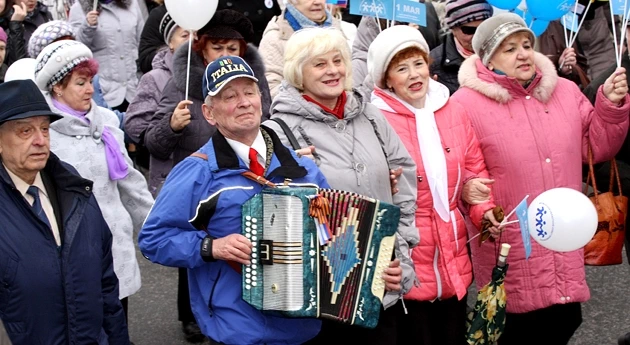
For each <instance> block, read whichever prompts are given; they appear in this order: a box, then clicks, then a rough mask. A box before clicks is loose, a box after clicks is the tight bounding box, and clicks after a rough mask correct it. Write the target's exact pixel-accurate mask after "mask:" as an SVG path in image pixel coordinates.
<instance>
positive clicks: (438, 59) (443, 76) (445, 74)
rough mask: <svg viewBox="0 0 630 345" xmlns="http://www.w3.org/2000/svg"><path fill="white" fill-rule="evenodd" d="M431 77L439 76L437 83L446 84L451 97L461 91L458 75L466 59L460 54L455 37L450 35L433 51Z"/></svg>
mask: <svg viewBox="0 0 630 345" xmlns="http://www.w3.org/2000/svg"><path fill="white" fill-rule="evenodd" d="M430 56H431V60H433V62H432V63H431V66H430V67H429V69H430V70H431V77H433V75H437V77H438V78H437V81H438V82H440V83H441V84H444V85H445V86H446V87H447V88H448V91H450V93H451V95H452V94H453V93H454V92H455V91H457V89H459V81H458V80H457V74H458V73H459V67H460V66H461V65H462V63H463V62H464V57H463V56H461V55H460V54H459V52H458V51H457V47H456V46H455V37H454V36H453V34H451V33H449V34H447V35H446V36H444V38H443V39H442V44H440V45H439V46H437V47H435V48H434V49H433V50H431V54H430Z"/></svg>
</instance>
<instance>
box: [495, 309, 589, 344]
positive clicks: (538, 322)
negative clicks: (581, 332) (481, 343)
mask: <svg viewBox="0 0 630 345" xmlns="http://www.w3.org/2000/svg"><path fill="white" fill-rule="evenodd" d="M508 303H510V302H509V301H508ZM580 324H582V305H581V304H580V303H568V304H554V305H552V306H550V307H547V308H544V309H539V310H534V311H532V312H529V313H523V314H512V313H508V314H507V316H506V318H505V332H504V333H503V335H501V338H499V345H531V344H536V345H565V344H567V343H568V342H569V340H571V337H572V336H573V333H575V331H576V330H577V329H578V327H580Z"/></svg>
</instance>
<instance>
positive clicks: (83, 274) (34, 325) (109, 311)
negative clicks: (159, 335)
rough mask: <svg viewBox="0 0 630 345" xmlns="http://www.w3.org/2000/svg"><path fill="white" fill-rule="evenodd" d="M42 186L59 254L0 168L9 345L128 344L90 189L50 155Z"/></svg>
mask: <svg viewBox="0 0 630 345" xmlns="http://www.w3.org/2000/svg"><path fill="white" fill-rule="evenodd" d="M42 179H43V181H44V184H45V185H46V189H47V190H48V195H49V197H50V198H51V202H52V203H53V208H54V209H55V213H56V217H55V218H56V219H57V223H58V224H59V225H60V235H61V238H62V245H61V247H57V244H56V243H55V240H54V238H53V235H52V232H51V231H50V229H49V228H48V227H47V226H46V225H45V224H44V223H43V221H41V220H40V219H39V218H38V217H37V215H36V214H35V213H34V212H33V210H32V208H31V206H30V205H29V204H28V202H27V201H26V200H25V199H24V197H23V196H22V195H21V194H20V192H19V191H18V190H17V189H16V188H15V185H14V184H13V181H12V180H11V178H10V177H9V175H8V173H7V171H6V170H5V169H4V166H3V165H2V164H0V319H2V322H4V326H5V328H6V330H7V333H8V335H9V337H10V338H11V341H12V342H13V345H62V344H63V345H66V344H77V345H78V344H98V345H119V344H122V345H129V334H128V332H127V324H126V322H125V315H124V312H123V309H122V305H121V304H120V301H119V300H118V279H117V278H116V275H115V274H114V268H113V261H112V252H111V246H112V235H111V233H110V231H109V228H108V227H107V224H106V223H105V220H104V219H103V216H102V215H101V211H100V209H99V207H98V204H97V203H96V199H95V198H94V196H93V195H92V182H91V181H88V180H85V179H83V178H81V177H80V176H79V175H78V174H77V173H76V171H75V170H74V169H73V168H72V167H70V166H69V165H68V164H66V163H63V162H61V161H60V160H59V158H57V157H56V156H55V155H53V154H52V153H51V154H50V158H49V159H48V163H47V164H46V167H45V168H44V170H43V171H42ZM47 181H48V182H47ZM55 196H56V197H55ZM55 203H56V205H57V206H55ZM61 220H63V221H61Z"/></svg>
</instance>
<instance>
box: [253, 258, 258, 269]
mask: <svg viewBox="0 0 630 345" xmlns="http://www.w3.org/2000/svg"><path fill="white" fill-rule="evenodd" d="M257 263H258V260H256V259H252V264H254V266H252V268H253V269H256V264H257Z"/></svg>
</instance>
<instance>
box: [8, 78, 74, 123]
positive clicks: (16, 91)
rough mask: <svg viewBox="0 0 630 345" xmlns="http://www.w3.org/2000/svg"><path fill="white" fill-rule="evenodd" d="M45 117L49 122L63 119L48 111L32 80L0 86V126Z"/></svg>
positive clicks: (46, 104) (11, 82)
mask: <svg viewBox="0 0 630 345" xmlns="http://www.w3.org/2000/svg"><path fill="white" fill-rule="evenodd" d="M45 115H48V116H50V122H53V121H55V120H59V119H61V118H62V117H63V116H61V115H59V114H55V113H53V112H52V111H51V110H50V106H48V103H47V102H46V98H44V95H42V92H41V91H40V90H39V88H38V87H37V85H35V83H34V82H33V81H32V80H13V81H9V82H6V83H3V84H0V124H3V123H5V122H7V121H11V120H19V119H25V118H28V117H34V116H45Z"/></svg>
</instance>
